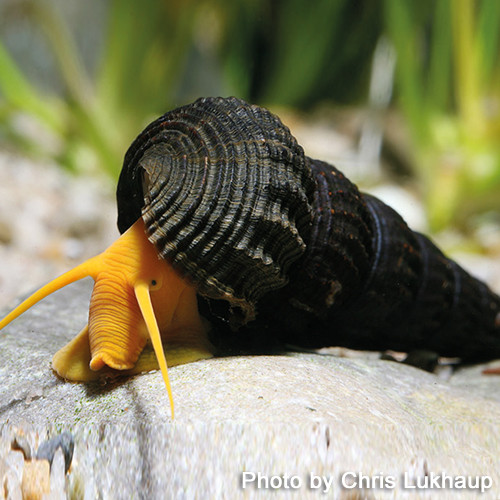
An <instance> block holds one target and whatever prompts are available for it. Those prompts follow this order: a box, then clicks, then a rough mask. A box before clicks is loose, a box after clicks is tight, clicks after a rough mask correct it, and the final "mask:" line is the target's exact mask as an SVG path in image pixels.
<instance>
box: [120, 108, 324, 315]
mask: <svg viewBox="0 0 500 500" xmlns="http://www.w3.org/2000/svg"><path fill="white" fill-rule="evenodd" d="M314 190H315V181H314V180H313V177H312V174H311V172H310V169H309V168H308V166H307V163H306V159H305V156H304V152H303V150H302V148H301V146H299V145H298V144H297V142H296V140H295V138H294V137H293V136H292V135H291V134H290V132H289V130H288V128H287V127H285V126H284V125H283V124H282V122H281V121H280V120H279V118H277V117H276V116H275V115H273V114H272V113H270V112H269V111H267V110H265V109H263V108H260V107H258V106H254V105H249V104H247V103H246V102H244V101H242V100H239V99H236V98H229V99H224V98H204V99H198V100H197V101H196V102H194V103H193V104H190V105H187V106H183V107H180V108H177V109H175V110H173V111H171V112H169V113H166V114H165V115H163V116H162V117H160V118H159V119H157V120H155V121H154V122H152V123H151V124H150V125H149V126H148V127H146V129H145V130H144V131H143V132H142V133H141V134H140V135H139V136H138V137H137V139H136V140H135V141H134V142H133V143H132V145H131V146H130V148H129V150H128V151H127V153H126V155H125V161H124V165H123V169H122V172H121V175H120V179H119V182H118V188H117V201H118V227H119V230H120V232H124V231H125V230H127V229H128V228H129V227H130V226H131V225H132V224H133V223H134V222H135V221H136V220H137V219H138V218H139V217H140V216H142V217H143V219H144V222H145V225H146V231H147V233H148V237H149V239H150V241H151V242H152V243H154V244H155V245H156V248H157V249H158V252H159V253H160V255H161V256H162V258H164V259H167V260H169V261H170V262H171V263H172V264H173V265H174V267H176V268H177V269H178V270H180V271H181V273H182V274H183V275H185V276H186V277H187V278H188V279H189V280H191V281H192V282H193V283H194V284H195V285H196V286H197V287H198V291H199V293H200V294H202V295H205V296H207V297H210V298H215V299H221V298H222V299H226V300H228V301H229V302H230V304H231V305H234V306H238V307H239V308H240V309H241V310H242V311H243V313H244V318H243V321H247V320H249V319H251V318H252V317H253V314H254V305H255V303H256V302H257V301H258V300H259V298H260V297H262V296H263V295H264V294H266V293H268V292H269V291H271V290H274V289H277V288H280V287H282V286H284V285H285V284H286V282H287V270H288V268H289V267H290V265H291V264H292V263H293V262H295V261H296V260H297V259H298V258H299V257H300V256H301V255H302V254H303V253H304V251H305V248H306V243H305V242H306V241H307V237H308V233H309V231H310V227H311V221H312V217H313V215H312V207H311V204H312V199H313V196H314Z"/></svg>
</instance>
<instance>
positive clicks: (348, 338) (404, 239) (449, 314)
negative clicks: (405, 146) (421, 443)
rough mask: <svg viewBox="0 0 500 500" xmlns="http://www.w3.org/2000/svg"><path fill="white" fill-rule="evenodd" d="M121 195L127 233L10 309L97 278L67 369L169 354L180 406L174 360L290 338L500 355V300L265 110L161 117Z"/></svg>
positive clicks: (219, 109) (150, 360)
mask: <svg viewBox="0 0 500 500" xmlns="http://www.w3.org/2000/svg"><path fill="white" fill-rule="evenodd" d="M117 205H118V228H119V231H120V233H121V237H120V238H119V239H118V240H117V241H116V242H115V243H114V244H113V245H111V246H110V247H109V248H108V249H107V250H105V251H104V252H103V253H102V254H100V255H98V256H96V257H93V258H91V259H89V260H88V261H86V262H84V263H82V264H80V265H79V266H77V267H75V268H74V269H73V270H71V271H69V272H67V273H66V274H63V275H62V276H61V277H59V278H57V279H55V280H54V281H52V282H50V283H49V284H47V285H45V286H44V287H42V288H41V289H40V290H39V291H37V292H35V293H34V294H33V295H32V296H31V297H29V298H28V299H26V300H25V301H24V302H23V303H21V304H20V305H19V306H18V307H17V308H16V309H14V311H12V312H11V313H10V314H9V315H7V316H6V317H5V318H4V319H3V320H2V321H1V322H0V328H3V327H4V326H5V325H7V324H8V323H9V322H11V321H12V320H13V319H15V318H16V317H17V316H19V315H20V314H22V313H23V312H24V311H26V310H27V309H28V308H30V307H31V306H32V305H33V304H35V303H36V302H38V301H39V300H41V299H42V298H44V297H46V296H47V295H49V294H50V293H52V292H54V291H55V290H58V289H59V288H61V287H63V286H65V285H67V284H69V283H72V282H74V281H76V280H79V279H81V278H83V277H85V276H92V278H94V280H95V284H94V289H93V292H92V296H91V299H90V307H89V322H88V325H87V326H86V327H85V328H84V329H83V330H82V331H81V332H80V333H79V334H78V335H77V336H76V338H75V339H73V340H72V341H71V342H70V343H69V344H68V345H66V346H65V347H63V348H62V349H61V350H60V351H58V352H57V353H56V354H55V356H54V358H53V361H52V366H53V369H54V371H55V372H56V373H57V374H58V375H59V376H60V377H62V378H64V379H67V380H73V381H89V380H94V379H96V378H99V377H101V376H103V375H109V374H116V373H122V372H123V373H126V374H130V373H139V372H141V371H148V370H150V369H155V368H156V369H157V368H158V366H159V368H160V370H161V373H162V376H163V379H164V382H165V385H166V387H167V390H168V394H169V399H170V404H171V408H172V416H173V398H172V392H171V388H170V383H169V379H168V374H167V361H168V365H169V366H172V365H176V364H181V363H187V362H191V361H195V360H199V359H204V358H208V357H211V356H213V355H214V354H217V353H226V352H239V351H241V350H256V351H262V350H266V349H273V348H276V347H277V346H283V345H286V344H293V345H297V346H302V347H307V348H309V347H323V346H332V345H340V346H346V347H351V348H357V349H372V350H386V349H393V350H398V351H405V352H408V351H411V350H414V349H428V350H432V351H435V352H437V353H439V354H440V355H444V356H454V357H460V358H461V359H462V361H464V362H478V361H482V360H490V359H495V358H497V357H500V297H499V296H497V295H496V294H495V293H493V292H492V291H491V290H490V289H489V288H488V287H487V286H486V285H485V284H484V283H482V282H480V281H478V280H477V279H475V278H473V277H472V276H471V275H469V274H468V273H467V272H466V271H465V270H463V269H462V268H461V267H460V266H459V265H458V264H457V263H455V262H454V261H452V260H449V259H448V258H446V257H445V256H444V255H443V253H442V252H441V251H440V250H439V249H438V248H437V247H436V246H435V245H434V244H433V243H432V242H431V241H430V240H429V239H428V238H427V237H425V236H423V235H422V234H419V233H416V232H413V231H411V230H410V229H409V228H408V226H407V225H406V223H405V222H404V221H403V219H402V218H401V217H400V216H399V215H398V214H397V213H396V212H395V211H394V210H392V209H391V208H389V207H388V206H387V205H385V204H384V203H382V202H381V201H380V200H378V199H377V198H375V197H373V196H371V195H368V194H362V193H361V192H360V191H359V190H358V189H357V187H356V186H355V185H354V184H353V183H351V182H350V181H349V180H348V179H347V178H346V177H345V176H344V175H343V174H342V173H341V172H340V171H338V170H337V169H336V168H335V167H333V166H332V165H329V164H327V163H325V162H322V161H319V160H314V159H311V158H309V157H307V156H305V154H304V151H303V149H302V147H301V146H300V145H299V144H298V143H297V141H296V139H295V138H294V137H293V136H292V134H291V133H290V131H289V129H288V128H287V127H286V126H285V125H283V123H282V122H281V121H280V119H279V118H278V117H277V116H275V115H274V114H272V113H271V112H269V111H268V110H266V109H264V108H262V107H259V106H256V105H250V104H247V103H246V102H244V101H242V100H240V99H237V98H202V99H198V100H197V101H196V102H194V103H192V104H189V105H186V106H182V107H180V108H177V109H175V110H173V111H170V112H168V113H166V114H165V115H163V116H161V117H160V118H158V119H157V120H155V121H153V122H152V123H151V124H150V125H148V126H147V127H146V128H145V130H144V131H143V132H142V133H141V134H139V136H138V137H137V138H136V139H135V140H134V142H133V143H132V145H131V146H130V148H129V149H128V151H127V153H126V155H125V159H124V164H123V168H122V171H121V174H120V177H119V180H118V186H117ZM207 320H208V323H209V325H210V326H207ZM162 342H163V343H164V344H165V347H166V353H165V352H164V349H163V345H162ZM150 344H152V347H153V351H151V349H144V348H145V346H146V345H150ZM492 371H496V370H492Z"/></svg>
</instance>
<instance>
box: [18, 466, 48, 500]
mask: <svg viewBox="0 0 500 500" xmlns="http://www.w3.org/2000/svg"><path fill="white" fill-rule="evenodd" d="M21 488H22V492H23V500H42V498H43V497H44V495H46V494H47V493H49V492H50V465H49V462H48V461H47V460H29V461H27V462H25V464H24V470H23V480H22V485H21Z"/></svg>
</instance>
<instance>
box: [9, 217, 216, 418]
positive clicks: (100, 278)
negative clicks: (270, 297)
mask: <svg viewBox="0 0 500 500" xmlns="http://www.w3.org/2000/svg"><path fill="white" fill-rule="evenodd" d="M87 276H91V277H92V278H93V279H94V281H95V284H94V289H93V292H92V297H91V300H90V308H89V322H88V325H87V326H86V327H85V328H84V329H83V330H82V332H80V334H79V335H78V336H77V337H76V338H75V339H74V340H72V341H71V342H70V343H69V344H68V345H66V346H65V347H63V348H62V349H61V350H60V351H58V352H57V353H56V354H55V356H54V358H53V361H52V366H53V368H54V370H55V371H56V372H57V373H58V374H59V375H60V376H61V377H63V378H65V379H68V380H74V381H88V380H93V379H96V378H99V376H100V374H102V373H107V372H111V373H112V372H113V371H115V370H120V371H125V372H126V373H138V372H141V371H148V370H151V369H154V368H157V367H158V365H159V367H160V369H161V372H162V376H163V379H164V381H165V385H166V387H167V390H168V393H169V398H170V402H171V405H172V410H173V402H172V394H171V389H170V382H169V379H168V373H167V361H166V358H165V353H164V351H163V345H162V337H163V339H164V340H165V341H166V342H167V343H168V344H169V345H172V346H174V347H173V349H172V353H171V356H168V353H167V357H169V364H181V363H184V362H188V361H194V360H195V359H201V358H206V357H210V355H211V353H210V346H209V344H208V341H207V340H206V337H205V329H204V326H203V324H202V322H201V318H200V316H199V314H198V309H197V299H196V289H195V288H194V287H193V286H191V285H190V284H189V283H188V282H187V281H186V280H184V279H183V278H182V277H181V276H180V275H179V274H178V273H177V271H176V270H175V269H173V267H172V266H171V265H169V263H168V262H167V261H165V260H163V259H161V258H160V257H159V256H158V253H157V252H156V249H155V247H154V245H153V244H152V243H150V242H149V240H148V238H147V236H146V233H145V229H144V223H143V221H142V218H139V219H138V220H137V222H136V223H135V224H133V225H132V226H131V227H130V229H128V230H127V231H126V232H125V233H124V234H122V236H121V237H120V238H119V239H118V240H117V241H116V242H115V243H113V244H112V245H111V246H110V247H109V248H108V249H107V250H105V251H104V252H103V253H101V254H99V255H97V256H95V257H92V258H90V259H89V260H87V261H85V262H83V263H82V264H80V265H78V266H77V267H75V268H73V269H72V270H70V271H68V272H67V273H65V274H63V275H62V276H60V277H59V278H56V279H55V280H53V281H51V282H50V283H48V284H47V285H45V286H44V287H42V288H41V289H39V290H38V291H37V292H35V293H34V294H33V295H31V296H30V297H29V298H27V299H26V300H25V301H24V302H22V303H21V304H20V305H19V306H18V307H17V308H16V309H14V310H13V311H12V312H11V313H10V314H8V315H7V316H6V317H5V318H4V319H3V320H2V321H0V329H1V328H3V327H4V326H6V325H7V324H8V323H10V322H11V321H12V320H14V319H15V318H17V317H18V316H19V315H21V314H22V313H24V312H25V311H26V310H27V309H29V308H30V307H31V306H33V305H34V304H36V303H37V302H38V301H40V300H41V299H43V298H44V297H46V296H47V295H49V294H51V293H53V292H55V291H56V290H59V289H60V288H62V287H64V286H66V285H68V284H70V283H73V282H74V281H77V280H80V279H82V278H85V277H87ZM149 341H150V342H151V344H152V347H153V349H154V354H155V356H151V355H149V357H148V355H147V354H145V356H144V359H139V357H140V355H141V353H142V351H143V349H144V347H145V346H146V344H147V343H148V342H149ZM141 358H142V356H141Z"/></svg>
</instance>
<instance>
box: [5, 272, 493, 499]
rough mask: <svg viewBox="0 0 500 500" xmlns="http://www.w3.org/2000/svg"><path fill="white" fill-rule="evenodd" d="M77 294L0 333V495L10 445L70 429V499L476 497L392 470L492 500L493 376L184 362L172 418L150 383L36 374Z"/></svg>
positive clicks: (250, 360)
mask: <svg viewBox="0 0 500 500" xmlns="http://www.w3.org/2000/svg"><path fill="white" fill-rule="evenodd" d="M91 284H92V282H91V281H90V280H87V281H83V282H80V283H77V284H74V285H71V286H70V287H67V288H66V289H64V290H61V291H60V292H58V293H56V294H54V295H53V296H52V297H49V298H48V299H46V300H44V301H43V302H42V303H40V304H39V305H37V306H36V307H35V308H33V309H32V310H30V311H29V312H28V313H26V314H25V315H23V316H22V317H20V318H19V319H18V320H16V322H14V323H12V324H11V325H9V326H8V327H7V328H5V329H4V330H3V331H1V332H0V359H1V360H2V362H1V366H0V380H1V384H0V423H1V424H2V427H1V433H0V475H1V474H3V479H2V481H3V482H4V484H5V477H7V475H9V481H10V483H9V484H10V485H12V484H14V482H15V480H14V479H13V476H16V474H17V476H19V474H20V473H19V453H20V452H13V451H10V442H11V440H12V438H13V437H14V436H15V435H20V434H24V435H25V436H26V437H27V439H28V441H29V442H31V443H33V444H32V446H33V447H36V446H37V445H38V443H39V442H40V441H41V440H43V439H45V438H46V437H48V436H52V435H54V434H57V433H58V432H61V431H63V430H70V431H71V432H72V433H73V436H74V438H75V453H74V459H73V463H72V467H71V469H70V471H69V473H68V474H67V476H66V483H65V490H66V493H67V495H68V497H71V498H85V499H94V498H117V499H122V498H123V499H128V498H267V497H272V498H377V499H378V498H438V499H448V498H450V499H452V498H477V497H478V496H479V495H478V492H477V491H474V490H468V491H463V490H457V489H455V490H450V489H446V490H436V489H434V490H421V491H420V492H416V490H404V489H403V478H402V475H403V474H404V473H405V472H407V473H408V474H410V475H414V476H423V475H424V474H428V475H430V474H433V473H434V474H438V473H443V472H444V473H446V474H448V475H450V476H453V475H462V476H463V475H466V476H484V475H488V476H490V477H491V480H492V482H493V484H492V487H491V488H490V489H488V490H487V491H486V492H485V494H484V495H482V496H480V498H484V499H489V498H491V499H497V498H500V377H494V376H484V375H481V370H482V369H483V368H484V367H481V366H475V367H471V368H467V369H463V370H459V371H458V372H456V373H455V374H454V375H453V376H452V377H451V378H450V379H449V380H443V379H441V378H439V377H437V376H436V375H433V374H429V373H426V372H423V371H421V370H418V369H416V368H413V367H410V366H406V365H402V364H398V363H395V362H390V361H381V360H378V359H373V356H371V357H370V356H367V357H365V358H354V359H351V358H341V357H337V356H333V355H320V354H311V353H293V354H289V355H283V356H244V357H232V358H219V359H211V360H205V361H199V362H196V363H191V364H189V365H185V366H179V367H174V368H171V369H170V378H171V383H172V389H173V393H174V399H175V404H176V417H175V420H174V421H172V420H171V419H170V408H169V404H168V398H167V394H166V391H165V388H164V385H163V381H162V378H161V375H160V374H159V373H158V372H152V373H148V374H142V375H139V376H136V377H133V378H129V379H123V380H119V381H116V382H113V383H107V384H86V385H84V384H73V383H67V382H64V381H62V380H60V379H58V378H57V377H56V376H55V375H54V373H53V372H52V371H51V369H50V361H51V358H52V355H53V354H54V352H56V351H57V350H58V349H59V348H60V347H61V346H62V345H64V343H66V342H67V341H68V340H70V339H71V338H72V336H74V335H76V333H77V332H78V331H79V330H80V329H81V327H82V326H83V325H84V323H85V321H86V315H87V309H86V308H87V304H88V298H89V296H90V290H91ZM243 471H253V472H261V473H262V474H263V475H267V476H268V477H270V476H273V475H277V476H280V475H289V476H293V475H296V476H298V478H299V480H300V481H301V486H300V487H299V488H298V489H297V490H292V489H285V488H281V489H279V490H278V491H274V490H273V489H272V488H269V489H267V490H266V489H256V488H255V487H253V486H249V487H247V488H246V489H244V490H243V489H242V487H241V480H242V472H243ZM349 471H352V472H360V473H362V474H364V475H365V476H369V477H371V478H372V480H373V481H376V479H374V478H376V477H379V478H380V477H381V476H383V477H384V478H385V479H386V480H388V478H390V477H391V476H394V478H395V481H396V484H395V486H394V487H393V488H390V487H386V488H383V489H365V491H364V493H360V494H359V495H358V496H356V495H354V496H353V492H352V491H350V490H347V489H342V488H341V487H340V478H341V476H342V474H343V473H344V472H349ZM7 473H8V474H7ZM310 474H314V475H317V476H324V477H326V478H332V479H333V485H332V486H331V488H330V490H329V494H328V495H327V496H325V495H323V494H322V493H321V491H320V490H318V489H310V488H309V487H308V485H309V480H310V479H309V478H310ZM17 476H16V477H17ZM275 481H277V479H275ZM379 481H380V479H379ZM275 484H276V483H275ZM11 489H12V491H13V492H15V491H17V490H15V488H14V487H11ZM58 494H59V497H58V498H63V497H64V496H63V495H62V496H61V494H60V492H59V493H58ZM54 495H55V493H54ZM0 497H1V495H0ZM14 497H15V496H13V497H12V498H14Z"/></svg>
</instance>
